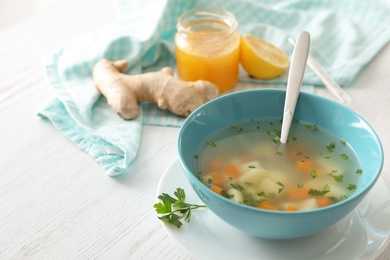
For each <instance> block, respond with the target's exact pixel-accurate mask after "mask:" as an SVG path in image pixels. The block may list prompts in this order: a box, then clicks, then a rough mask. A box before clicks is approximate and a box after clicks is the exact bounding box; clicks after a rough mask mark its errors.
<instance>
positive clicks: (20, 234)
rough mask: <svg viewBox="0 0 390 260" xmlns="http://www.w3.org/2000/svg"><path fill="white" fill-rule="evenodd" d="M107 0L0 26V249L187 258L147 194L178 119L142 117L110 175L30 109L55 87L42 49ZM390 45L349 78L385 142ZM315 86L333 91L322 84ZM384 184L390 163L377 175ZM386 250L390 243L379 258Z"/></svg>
mask: <svg viewBox="0 0 390 260" xmlns="http://www.w3.org/2000/svg"><path fill="white" fill-rule="evenodd" d="M112 5H113V3H112V2H111V1H103V0H101V1H93V0H83V1H78V0H73V1H67V2H65V3H64V4H61V5H59V6H57V7H54V8H52V9H51V11H50V12H43V13H41V14H40V15H38V16H36V17H34V18H32V19H29V20H27V21H25V22H23V23H20V24H17V25H15V26H12V27H10V28H7V29H4V30H2V31H0V118H1V127H0V147H1V149H0V208H1V209H0V234H1V236H0V259H192V258H191V257H190V256H189V255H188V254H187V253H186V252H185V251H183V250H182V249H181V248H180V247H179V246H178V244H177V243H175V241H174V240H173V239H172V238H171V237H169V236H168V235H167V234H166V232H165V231H164V229H163V228H162V226H161V223H160V221H159V220H158V219H157V217H156V214H155V211H154V208H153V204H154V203H155V200H156V190H157V185H158V182H159V179H160V177H161V174H162V172H163V171H164V170H165V169H166V167H167V166H168V165H169V164H170V163H171V162H172V160H174V159H175V158H176V157H177V154H176V138H177V134H178V130H179V129H178V128H172V127H155V126H145V127H144V128H143V133H142V142H141V146H140V150H139V153H138V156H137V158H136V160H135V162H134V164H133V165H132V166H131V167H132V172H131V174H127V175H123V176H118V177H115V178H110V177H107V176H106V175H105V174H104V173H103V171H102V169H101V167H100V166H99V165H98V164H97V163H96V162H94V161H93V160H92V158H91V157H89V156H88V155H87V154H85V153H84V152H82V151H81V150H79V149H78V148H77V147H76V146H75V145H73V144H72V143H71V142H70V141H68V140H67V139H66V138H64V136H62V135H61V134H60V133H59V132H58V131H57V130H56V129H55V128H54V127H53V126H52V125H51V124H50V123H48V122H47V121H45V120H42V119H40V118H39V117H37V116H36V112H37V111H38V109H39V107H40V106H41V105H42V104H43V103H44V102H45V101H47V100H48V99H50V98H51V97H52V96H53V95H54V93H53V91H52V90H51V89H50V87H49V86H48V83H47V81H46V79H45V75H44V72H43V63H42V58H43V56H44V55H46V54H48V53H50V52H51V51H53V50H55V49H57V48H60V47H62V46H63V45H64V44H65V43H67V42H70V41H72V40H74V39H76V38H77V37H79V36H82V35H84V34H85V33H88V32H90V31H92V30H94V29H96V28H98V27H101V26H104V25H107V24H108V23H110V22H112V21H113V20H114V19H115V10H114V8H113V6H112ZM389 60H390V45H387V46H386V47H385V48H384V49H383V50H382V51H381V52H380V53H379V55H378V56H377V57H376V58H375V59H374V61H373V62H372V63H370V64H369V66H367V68H365V69H364V71H363V72H362V73H361V75H360V76H359V77H358V78H357V79H356V80H355V82H354V83H353V84H352V85H351V86H348V87H346V88H345V89H346V91H347V92H348V94H349V95H350V96H351V97H352V98H353V101H354V102H353V104H352V105H351V108H352V109H353V110H355V111H356V112H358V113H359V114H360V115H361V116H363V117H364V118H365V119H366V120H367V121H368V122H369V123H370V124H371V125H372V126H373V128H374V129H375V130H376V131H377V133H378V135H379V137H380V139H381V141H382V143H383V147H384V151H385V154H386V153H387V152H388V151H390V131H389V129H390V120H389V113H390V85H389V82H390V64H389ZM315 93H317V94H319V95H322V96H326V97H329V98H331V99H334V97H333V96H332V95H331V94H330V93H329V92H328V91H327V90H326V89H324V88H316V89H315ZM381 178H382V179H383V180H384V181H385V182H386V183H387V184H388V185H390V165H389V162H388V161H385V164H384V168H383V172H382V177H381ZM389 258H390V245H388V246H387V248H386V250H385V251H384V252H383V253H382V254H381V256H380V257H379V259H389Z"/></svg>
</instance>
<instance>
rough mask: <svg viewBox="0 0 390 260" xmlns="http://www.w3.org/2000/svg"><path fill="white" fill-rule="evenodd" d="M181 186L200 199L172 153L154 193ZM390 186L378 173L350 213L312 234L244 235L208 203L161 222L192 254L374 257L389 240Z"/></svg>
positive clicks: (194, 200) (189, 195)
mask: <svg viewBox="0 0 390 260" xmlns="http://www.w3.org/2000/svg"><path fill="white" fill-rule="evenodd" d="M179 187H180V188H183V189H184V190H185V193H186V201H187V202H188V203H195V204H202V202H201V200H200V199H199V197H198V196H197V195H196V193H195V192H194V191H193V189H192V187H191V186H190V184H189V183H188V181H187V179H186V177H185V175H184V171H183V170H182V168H181V165H180V163H179V161H178V160H177V159H176V160H174V161H173V162H172V164H171V165H170V166H169V167H168V168H167V169H166V171H165V172H164V174H163V176H162V177H161V180H160V183H159V186H158V190H157V196H158V195H160V194H161V193H168V194H170V195H173V192H174V191H175V190H176V188H179ZM389 219H390V189H389V187H388V186H387V185H386V184H385V183H384V181H383V180H382V179H379V180H378V182H377V183H376V184H375V186H374V187H373V189H372V190H371V191H370V193H369V194H368V196H367V197H366V199H365V200H364V201H363V202H362V203H361V204H360V205H359V206H358V208H357V209H356V210H354V211H353V212H352V213H351V214H350V215H348V216H347V217H345V218H344V219H342V220H341V221H339V222H338V223H336V224H335V225H333V226H331V227H329V228H328V229H326V230H324V231H321V232H319V233H317V234H314V235H311V236H308V237H304V238H299V239H290V240H269V239H262V238H257V237H253V236H250V235H247V234H245V233H243V232H241V231H239V230H237V229H235V228H233V227H231V226H229V225H228V224H226V223H225V222H224V221H222V220H221V219H220V218H218V217H217V216H216V215H215V214H214V213H212V212H211V211H210V210H208V209H197V210H194V211H193V212H192V216H191V221H190V222H189V223H184V225H183V226H182V227H181V228H180V229H178V228H176V227H173V226H171V225H168V224H165V223H164V222H161V223H162V224H163V227H164V228H165V230H166V231H167V233H168V235H170V236H171V237H172V238H173V239H175V240H176V241H177V242H178V243H179V244H180V245H181V246H182V247H183V248H184V249H185V250H186V251H187V252H188V253H189V254H190V255H191V256H193V257H194V258H196V259H199V260H207V259H213V260H214V259H224V260H230V259H232V260H233V259H234V260H237V259H240V260H245V259H267V260H270V259H332V260H333V259H374V258H375V257H377V256H379V255H380V254H381V252H382V251H383V250H384V249H385V248H386V246H387V245H388V244H389V242H390V239H389V237H390V221H389Z"/></svg>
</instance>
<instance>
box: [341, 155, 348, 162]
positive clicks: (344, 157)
mask: <svg viewBox="0 0 390 260" xmlns="http://www.w3.org/2000/svg"><path fill="white" fill-rule="evenodd" d="M341 158H342V159H343V160H346V161H347V160H348V159H349V157H348V155H346V154H345V153H343V154H342V155H341Z"/></svg>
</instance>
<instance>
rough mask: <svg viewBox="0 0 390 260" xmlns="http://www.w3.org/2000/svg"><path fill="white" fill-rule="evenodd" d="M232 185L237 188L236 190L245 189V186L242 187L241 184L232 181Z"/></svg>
mask: <svg viewBox="0 0 390 260" xmlns="http://www.w3.org/2000/svg"><path fill="white" fill-rule="evenodd" d="M230 186H232V188H233V189H236V190H239V191H242V190H244V187H242V186H241V185H240V184H238V183H230Z"/></svg>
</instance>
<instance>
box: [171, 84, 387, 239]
mask: <svg viewBox="0 0 390 260" xmlns="http://www.w3.org/2000/svg"><path fill="white" fill-rule="evenodd" d="M285 94H286V92H285V90H278V89H256V90H249V91H242V92H236V93H233V94H227V95H225V96H222V97H219V98H217V99H214V100H212V101H210V102H208V103H206V104H204V105H203V106H201V107H200V108H198V109H197V110H196V111H194V112H193V113H192V114H191V115H190V116H189V117H188V118H187V119H186V120H185V122H184V123H183V125H182V127H181V128H180V131H179V137H178V153H179V160H180V163H181V165H182V167H183V169H184V171H185V174H186V177H187V178H188V180H189V182H190V184H191V186H192V187H193V189H194V190H195V192H196V193H197V194H198V195H199V197H200V199H201V200H202V201H203V202H204V204H205V205H206V206H207V207H208V209H209V210H211V211H212V212H214V213H215V214H216V215H217V216H219V217H220V218H221V219H222V220H224V221H225V222H227V223H228V224H230V225H232V226H234V227H236V228H237V229H239V230H242V231H243V232H246V233H249V234H252V235H254V236H258V237H263V238H271V239H287V238H297V237H302V236H306V235H309V234H313V233H315V232H318V231H320V230H323V229H325V228H327V227H329V226H331V225H332V224H335V223H336V222H338V221H339V220H341V219H342V218H344V217H345V216H346V215H348V214H349V213H350V212H351V211H352V210H354V209H355V207H356V206H357V205H358V204H359V203H360V202H361V201H362V199H363V198H364V197H365V196H366V194H367V193H368V192H369V190H370V189H371V188H372V187H373V185H374V184H375V182H376V180H377V179H378V177H379V175H380V172H381V170H382V165H383V150H382V145H381V143H380V140H379V138H378V136H377V135H376V133H375V132H374V130H373V129H372V128H371V126H370V125H369V124H368V123H367V122H366V121H365V120H364V119H363V118H361V117H360V116H359V115H357V114H356V113H355V112H353V111H352V110H350V109H349V108H347V107H345V106H343V105H341V104H339V103H336V102H333V101H331V100H328V99H325V98H322V97H319V96H316V95H313V94H308V93H303V92H302V93H301V94H300V96H299V99H298V103H297V107H296V110H295V114H294V118H296V119H299V120H303V121H307V122H313V123H315V124H317V125H318V126H320V127H322V128H324V129H327V130H328V131H330V132H332V133H334V134H335V135H337V136H339V137H340V138H341V139H344V140H345V141H347V142H348V143H349V144H350V145H351V146H352V147H353V149H354V150H355V152H356V154H357V156H358V157H359V159H360V162H361V167H362V169H363V174H362V175H361V177H360V178H361V180H360V183H359V185H358V187H357V189H356V191H355V192H354V193H353V195H352V196H350V197H349V198H347V199H346V200H343V201H341V202H339V203H336V204H333V205H331V206H328V207H324V208H319V209H315V210H309V211H298V212H284V211H270V210H263V209H259V208H255V207H250V206H246V205H242V204H239V203H236V202H233V201H231V200H229V199H227V198H225V197H222V196H220V195H218V194H216V193H214V192H213V191H211V190H210V189H209V188H208V187H206V186H205V185H204V184H203V183H202V182H200V181H199V179H198V178H197V176H196V173H197V169H196V160H195V159H194V155H195V154H196V153H197V152H198V150H199V147H200V145H201V144H203V143H204V142H205V141H206V139H207V137H208V136H209V135H211V134H213V133H215V132H216V131H218V130H221V129H223V128H225V127H228V126H231V125H234V124H235V123H237V122H240V121H243V120H250V119H253V118H255V119H261V118H268V119H269V118H277V119H280V118H282V115H283V107H284V99H285Z"/></svg>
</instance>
